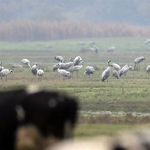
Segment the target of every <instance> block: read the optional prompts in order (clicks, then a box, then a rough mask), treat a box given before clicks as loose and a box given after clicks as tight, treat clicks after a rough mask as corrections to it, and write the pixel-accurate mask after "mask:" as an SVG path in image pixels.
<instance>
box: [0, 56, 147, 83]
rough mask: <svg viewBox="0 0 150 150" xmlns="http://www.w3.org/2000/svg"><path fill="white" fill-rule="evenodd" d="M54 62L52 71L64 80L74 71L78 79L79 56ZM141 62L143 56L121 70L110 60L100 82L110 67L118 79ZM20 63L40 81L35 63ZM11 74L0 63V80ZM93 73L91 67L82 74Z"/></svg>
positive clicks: (38, 70)
mask: <svg viewBox="0 0 150 150" xmlns="http://www.w3.org/2000/svg"><path fill="white" fill-rule="evenodd" d="M55 60H57V61H58V63H57V64H55V65H54V66H53V71H57V72H58V73H60V74H61V75H62V76H63V78H64V79H65V78H70V77H71V73H72V75H73V72H74V71H76V72H77V77H78V71H79V70H80V69H81V68H82V67H83V60H82V58H81V56H77V57H75V58H74V59H72V58H70V59H69V62H65V60H64V58H63V57H62V56H59V55H58V56H56V57H55ZM143 60H145V57H144V56H140V57H137V58H136V59H135V60H134V64H135V65H134V67H132V66H130V65H128V64H126V65H125V66H123V67H122V68H121V67H120V65H118V64H117V63H114V62H112V61H111V60H108V67H107V68H106V69H105V70H104V71H103V72H102V76H101V80H102V81H105V80H107V82H108V78H109V77H110V75H111V67H112V68H113V72H112V76H113V77H115V78H117V79H119V77H121V76H122V75H126V73H127V72H128V71H129V70H135V69H138V67H139V64H140V63H141V62H142V61H143ZM21 63H23V64H24V65H26V66H28V67H29V68H30V69H31V73H32V74H33V75H34V76H39V79H40V78H41V79H42V76H43V74H44V71H43V70H42V69H39V67H38V63H37V62H35V64H34V65H33V66H31V65H30V61H29V60H28V59H22V60H21ZM15 67H16V66H15ZM17 67H18V66H17ZM19 67H22V66H21V65H19ZM70 68H71V69H70ZM12 72H13V70H8V69H4V67H3V66H2V63H0V77H1V79H2V78H3V77H4V76H6V81H7V75H8V74H10V73H12ZM94 72H95V69H94V67H93V66H86V67H85V71H84V74H86V75H88V76H89V77H90V75H91V74H94ZM146 72H147V73H150V65H148V66H147V68H146Z"/></svg>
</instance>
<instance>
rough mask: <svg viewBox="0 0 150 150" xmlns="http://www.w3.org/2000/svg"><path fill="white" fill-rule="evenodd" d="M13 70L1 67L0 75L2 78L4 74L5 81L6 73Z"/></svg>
mask: <svg viewBox="0 0 150 150" xmlns="http://www.w3.org/2000/svg"><path fill="white" fill-rule="evenodd" d="M12 72H13V70H8V69H3V70H2V71H1V72H0V77H1V79H2V77H4V76H6V81H7V75H9V74H10V73H12Z"/></svg>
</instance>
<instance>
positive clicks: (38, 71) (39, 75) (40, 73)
mask: <svg viewBox="0 0 150 150" xmlns="http://www.w3.org/2000/svg"><path fill="white" fill-rule="evenodd" d="M43 74H44V71H43V70H42V69H38V70H37V75H38V77H39V80H40V78H41V79H42V76H43Z"/></svg>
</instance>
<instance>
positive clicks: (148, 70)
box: [146, 65, 150, 75]
mask: <svg viewBox="0 0 150 150" xmlns="http://www.w3.org/2000/svg"><path fill="white" fill-rule="evenodd" d="M146 72H147V73H148V75H149V74H150V65H148V66H147V67H146Z"/></svg>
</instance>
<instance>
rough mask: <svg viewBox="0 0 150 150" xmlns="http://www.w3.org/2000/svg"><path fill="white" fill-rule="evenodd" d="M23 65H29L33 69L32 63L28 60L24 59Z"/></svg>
mask: <svg viewBox="0 0 150 150" xmlns="http://www.w3.org/2000/svg"><path fill="white" fill-rule="evenodd" d="M21 63H23V64H24V65H27V66H28V67H30V69H31V65H30V61H29V60H28V59H22V60H21Z"/></svg>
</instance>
